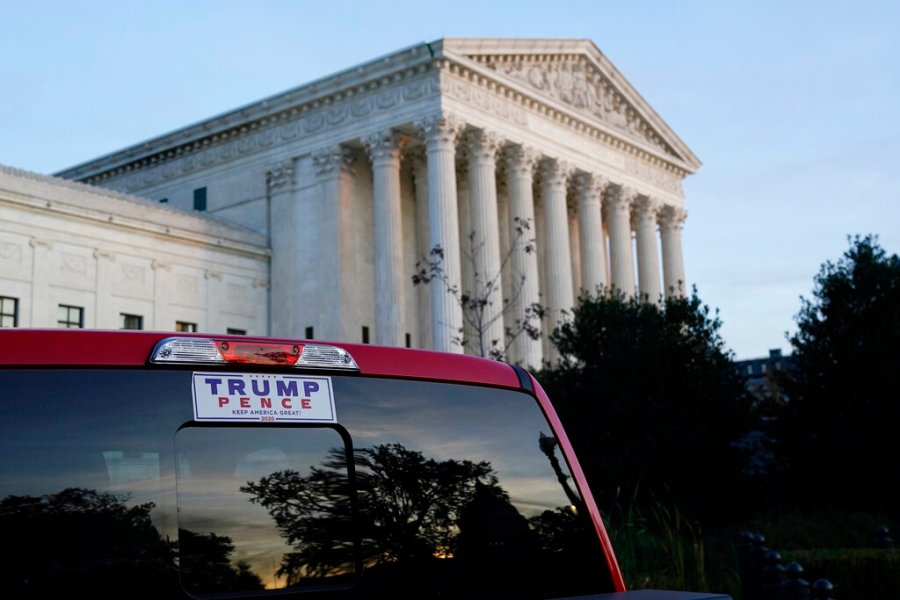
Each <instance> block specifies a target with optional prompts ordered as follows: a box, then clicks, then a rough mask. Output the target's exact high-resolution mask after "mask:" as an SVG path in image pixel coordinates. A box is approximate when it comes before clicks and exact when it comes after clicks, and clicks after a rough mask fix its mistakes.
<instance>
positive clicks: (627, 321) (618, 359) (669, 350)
mask: <svg viewBox="0 0 900 600" xmlns="http://www.w3.org/2000/svg"><path fill="white" fill-rule="evenodd" d="M720 325H721V323H720V321H719V319H718V317H717V316H714V315H710V310H709V308H708V307H707V306H705V305H703V304H702V303H701V301H700V299H699V298H698V297H697V293H696V290H694V291H693V293H692V295H691V296H690V297H682V298H673V299H667V300H665V301H664V303H662V304H661V305H657V304H654V303H648V302H641V301H639V300H638V299H635V298H626V297H624V296H623V295H621V294H617V293H614V292H601V293H598V294H595V295H590V296H582V297H581V298H580V299H579V301H578V304H577V306H576V307H575V309H574V313H573V315H572V318H571V320H570V321H569V322H568V323H567V324H565V325H563V326H562V327H560V328H558V329H557V330H556V331H555V332H554V334H553V336H552V340H553V342H554V343H555V344H556V346H557V348H558V350H559V352H560V354H561V356H562V359H561V360H560V361H559V363H558V364H556V365H552V366H549V367H548V368H546V369H544V371H543V372H541V373H540V374H539V379H540V380H541V383H542V385H543V386H544V387H545V389H546V390H547V391H548V393H549V394H550V397H551V398H553V399H554V403H555V405H556V407H557V410H558V411H559V413H560V418H561V419H562V420H563V424H564V426H565V428H566V431H567V432H568V434H569V437H570V438H571V440H572V443H573V444H574V446H575V449H576V451H577V452H578V455H579V457H580V461H581V465H582V467H583V468H584V470H585V474H586V476H587V477H588V480H589V483H590V485H591V488H592V489H593V491H594V494H595V495H596V496H597V497H598V499H599V501H600V503H601V506H607V507H609V506H611V505H612V504H614V503H615V502H616V499H617V498H621V497H622V496H625V497H627V498H632V499H633V498H635V497H637V492H638V489H639V488H640V489H641V490H642V492H641V496H642V497H646V498H650V497H656V498H667V499H668V500H670V501H672V502H675V503H676V505H677V506H679V507H681V509H682V510H685V511H691V512H693V511H697V512H696V513H695V514H699V511H701V510H705V509H707V508H709V507H714V506H718V507H721V506H723V505H734V504H735V502H736V500H737V497H736V496H737V492H736V489H737V485H738V483H739V479H740V477H741V473H742V470H743V467H744V465H745V464H746V458H747V457H746V456H745V452H744V451H743V450H742V448H741V447H740V446H739V444H737V443H736V442H738V441H739V440H741V439H742V436H743V435H744V434H745V433H746V432H747V431H748V430H749V429H750V427H751V424H752V419H751V411H750V402H749V399H748V397H747V394H746V392H745V389H744V384H743V382H742V380H741V379H740V377H739V376H738V374H737V372H736V370H735V369H734V367H733V364H732V357H731V355H730V352H729V351H726V349H725V347H724V343H723V341H722V339H721V338H720V336H719V333H718V330H719V327H720ZM723 503H724V504H723Z"/></svg>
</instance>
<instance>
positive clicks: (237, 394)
mask: <svg viewBox="0 0 900 600" xmlns="http://www.w3.org/2000/svg"><path fill="white" fill-rule="evenodd" d="M193 388H194V389H193V393H194V420H196V421H262V422H303V423H336V422H337V416H336V414H335V411H334V394H333V393H332V389H331V377H321V376H308V375H282V374H277V375H276V374H268V373H194V383H193Z"/></svg>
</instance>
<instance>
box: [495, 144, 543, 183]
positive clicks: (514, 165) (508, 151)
mask: <svg viewBox="0 0 900 600" xmlns="http://www.w3.org/2000/svg"><path fill="white" fill-rule="evenodd" d="M540 156H541V155H540V153H539V152H538V151H537V150H535V149H534V148H531V147H529V146H522V145H515V146H506V147H505V148H504V149H503V157H504V158H505V159H506V168H507V170H508V172H509V173H511V174H515V175H519V176H523V177H529V178H530V177H531V176H532V175H533V174H534V168H535V166H536V165H537V163H538V159H539V158H540Z"/></svg>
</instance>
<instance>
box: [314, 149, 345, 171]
mask: <svg viewBox="0 0 900 600" xmlns="http://www.w3.org/2000/svg"><path fill="white" fill-rule="evenodd" d="M312 159H313V166H314V167H315V169H316V175H320V176H321V175H352V174H353V166H354V164H355V162H356V158H355V157H354V156H353V152H352V151H351V150H350V149H349V148H347V147H345V146H340V145H339V146H334V147H331V148H325V149H322V150H319V151H317V152H314V153H313V157H312Z"/></svg>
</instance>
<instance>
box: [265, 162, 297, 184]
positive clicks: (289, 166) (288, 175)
mask: <svg viewBox="0 0 900 600" xmlns="http://www.w3.org/2000/svg"><path fill="white" fill-rule="evenodd" d="M266 181H268V183H269V189H270V190H273V191H274V190H280V189H284V188H290V187H292V186H293V184H294V159H293V158H288V159H286V160H282V161H278V162H275V163H272V164H271V165H269V168H268V169H267V170H266Z"/></svg>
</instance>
